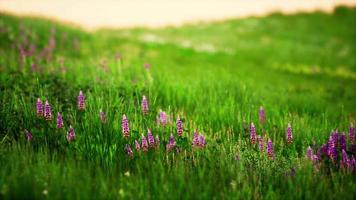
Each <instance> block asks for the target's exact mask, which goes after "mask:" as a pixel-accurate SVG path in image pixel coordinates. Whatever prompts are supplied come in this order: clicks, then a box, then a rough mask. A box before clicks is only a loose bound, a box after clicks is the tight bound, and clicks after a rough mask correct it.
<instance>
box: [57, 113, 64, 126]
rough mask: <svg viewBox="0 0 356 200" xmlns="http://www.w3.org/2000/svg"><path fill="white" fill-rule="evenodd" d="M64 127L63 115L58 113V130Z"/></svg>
mask: <svg viewBox="0 0 356 200" xmlns="http://www.w3.org/2000/svg"><path fill="white" fill-rule="evenodd" d="M62 127H63V118H62V115H61V113H59V112H58V113H57V128H62Z"/></svg>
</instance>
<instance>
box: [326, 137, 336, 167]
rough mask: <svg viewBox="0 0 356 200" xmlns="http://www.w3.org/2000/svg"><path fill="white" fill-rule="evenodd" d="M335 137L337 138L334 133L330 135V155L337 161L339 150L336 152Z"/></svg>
mask: <svg viewBox="0 0 356 200" xmlns="http://www.w3.org/2000/svg"><path fill="white" fill-rule="evenodd" d="M334 139H335V137H333V135H330V137H329V142H328V156H329V157H330V158H331V159H332V160H333V161H336V157H337V152H336V148H335V143H336V141H335V140H334Z"/></svg>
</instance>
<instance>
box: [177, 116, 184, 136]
mask: <svg viewBox="0 0 356 200" xmlns="http://www.w3.org/2000/svg"><path fill="white" fill-rule="evenodd" d="M177 133H178V136H179V137H182V136H183V124H182V121H181V120H180V118H179V116H178V119H177Z"/></svg>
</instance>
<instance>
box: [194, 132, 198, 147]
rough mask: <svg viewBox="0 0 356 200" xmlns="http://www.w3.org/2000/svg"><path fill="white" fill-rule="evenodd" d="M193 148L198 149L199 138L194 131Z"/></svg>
mask: <svg viewBox="0 0 356 200" xmlns="http://www.w3.org/2000/svg"><path fill="white" fill-rule="evenodd" d="M193 147H199V136H198V134H197V131H196V130H195V131H194V136H193Z"/></svg>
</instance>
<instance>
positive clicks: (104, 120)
mask: <svg viewBox="0 0 356 200" xmlns="http://www.w3.org/2000/svg"><path fill="white" fill-rule="evenodd" d="M99 117H100V121H101V122H102V123H103V124H105V123H106V115H105V113H104V112H103V111H102V110H101V109H100V112H99Z"/></svg>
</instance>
